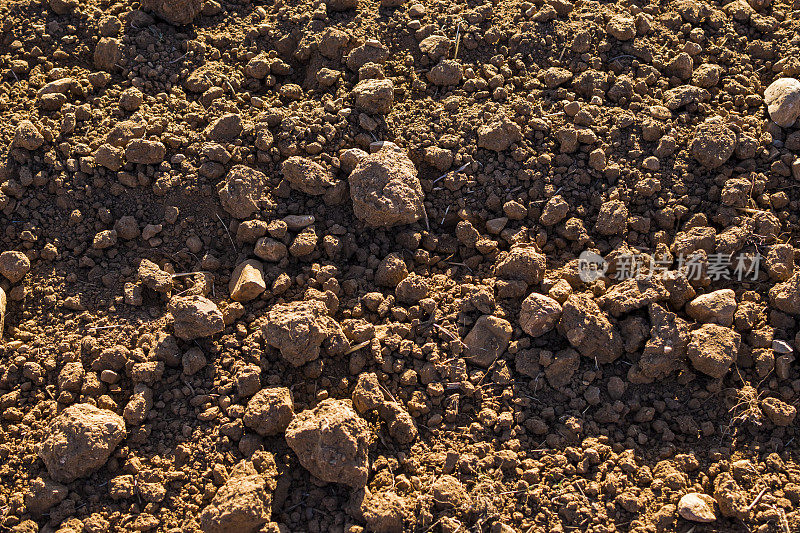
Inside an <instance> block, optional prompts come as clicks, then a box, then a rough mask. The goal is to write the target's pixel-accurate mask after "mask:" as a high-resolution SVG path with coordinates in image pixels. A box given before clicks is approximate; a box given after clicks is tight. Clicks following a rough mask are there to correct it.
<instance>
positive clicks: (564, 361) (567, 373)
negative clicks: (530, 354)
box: [544, 348, 581, 389]
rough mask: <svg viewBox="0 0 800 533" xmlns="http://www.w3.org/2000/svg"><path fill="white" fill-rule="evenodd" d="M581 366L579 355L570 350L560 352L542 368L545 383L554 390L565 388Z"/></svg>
mask: <svg viewBox="0 0 800 533" xmlns="http://www.w3.org/2000/svg"><path fill="white" fill-rule="evenodd" d="M580 365H581V356H580V354H579V353H578V352H577V351H575V350H573V349H572V348H566V349H564V350H560V351H559V352H557V353H556V354H555V355H554V356H553V359H552V361H550V362H549V364H548V365H547V366H546V367H545V368H544V375H545V377H546V378H547V382H548V383H549V384H550V386H551V387H553V388H554V389H560V388H561V387H566V386H567V385H568V384H569V383H570V382H571V381H572V377H573V376H574V375H575V372H577V371H578V368H580Z"/></svg>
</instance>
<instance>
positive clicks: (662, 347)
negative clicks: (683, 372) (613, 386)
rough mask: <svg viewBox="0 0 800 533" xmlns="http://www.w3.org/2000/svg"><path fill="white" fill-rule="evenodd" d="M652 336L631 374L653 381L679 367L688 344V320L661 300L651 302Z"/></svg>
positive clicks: (629, 374) (641, 379)
mask: <svg viewBox="0 0 800 533" xmlns="http://www.w3.org/2000/svg"><path fill="white" fill-rule="evenodd" d="M649 311H650V339H649V340H648V341H647V344H645V347H644V352H642V357H641V358H640V359H639V361H638V362H637V363H636V364H635V365H634V366H633V367H631V370H630V372H629V373H628V378H629V379H630V380H631V381H635V382H651V381H654V380H658V379H663V378H665V377H667V376H668V375H669V374H671V373H672V372H675V371H676V370H678V369H679V368H680V365H681V362H682V361H683V360H684V359H685V357H686V348H687V346H688V344H689V324H688V322H686V321H685V320H683V319H681V318H679V317H678V316H677V315H676V314H675V313H671V312H669V311H667V310H666V309H664V308H663V307H661V306H660V305H658V304H655V303H653V304H651V305H650V309H649Z"/></svg>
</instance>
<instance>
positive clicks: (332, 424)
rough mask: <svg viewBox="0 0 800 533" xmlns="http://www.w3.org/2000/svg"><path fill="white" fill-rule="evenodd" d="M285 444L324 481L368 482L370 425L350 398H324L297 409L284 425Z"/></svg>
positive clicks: (358, 485)
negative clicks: (287, 423)
mask: <svg viewBox="0 0 800 533" xmlns="http://www.w3.org/2000/svg"><path fill="white" fill-rule="evenodd" d="M286 444H288V445H289V447H290V448H291V449H292V450H293V451H294V453H295V454H297V458H298V459H299V460H300V464H302V465H303V466H304V467H305V468H306V469H307V470H308V471H309V472H310V473H311V474H313V475H314V476H316V477H318V478H319V479H321V480H323V481H327V482H329V483H342V484H344V485H349V486H351V487H353V488H361V487H363V486H365V485H366V484H367V478H368V476H369V458H368V456H367V453H368V448H369V428H368V427H367V423H366V422H365V421H364V419H362V418H361V417H360V416H358V414H357V413H356V412H355V411H354V410H353V407H352V403H351V402H350V401H349V400H334V399H327V400H323V401H322V402H320V403H319V404H318V405H317V406H316V407H315V408H313V409H308V410H306V411H303V412H301V413H298V414H297V415H296V416H295V417H294V420H292V422H291V423H290V424H289V427H288V428H287V429H286Z"/></svg>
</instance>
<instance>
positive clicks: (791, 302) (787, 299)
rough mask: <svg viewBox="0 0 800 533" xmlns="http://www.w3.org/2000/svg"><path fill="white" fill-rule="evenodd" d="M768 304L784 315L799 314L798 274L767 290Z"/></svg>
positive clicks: (799, 277)
mask: <svg viewBox="0 0 800 533" xmlns="http://www.w3.org/2000/svg"><path fill="white" fill-rule="evenodd" d="M769 303H770V305H771V306H772V307H774V308H776V309H778V310H780V311H783V312H784V313H789V314H790V315H797V314H800V272H795V274H794V275H792V277H790V278H789V279H788V280H786V281H784V282H783V283H776V284H775V285H773V286H772V288H771V289H770V290H769Z"/></svg>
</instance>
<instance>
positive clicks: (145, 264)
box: [139, 259, 173, 293]
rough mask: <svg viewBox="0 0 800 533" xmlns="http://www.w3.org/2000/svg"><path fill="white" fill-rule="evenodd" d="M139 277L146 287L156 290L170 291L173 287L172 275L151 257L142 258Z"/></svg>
mask: <svg viewBox="0 0 800 533" xmlns="http://www.w3.org/2000/svg"><path fill="white" fill-rule="evenodd" d="M139 279H140V280H141V282H142V284H143V285H144V286H145V287H147V288H148V289H152V290H154V291H156V292H161V293H169V292H171V291H172V288H173V284H172V275H171V274H170V273H169V272H165V271H164V270H161V267H159V266H158V265H157V264H155V263H153V262H152V261H150V260H149V259H142V260H141V262H140V263H139Z"/></svg>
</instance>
